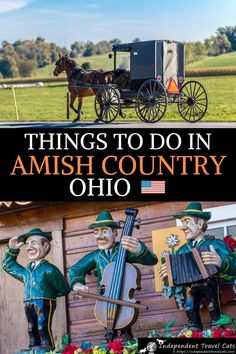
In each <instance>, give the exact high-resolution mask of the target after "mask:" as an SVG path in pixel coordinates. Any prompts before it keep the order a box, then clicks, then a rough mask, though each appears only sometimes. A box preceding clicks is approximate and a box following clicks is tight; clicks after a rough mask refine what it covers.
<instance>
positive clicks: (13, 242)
mask: <svg viewBox="0 0 236 354" xmlns="http://www.w3.org/2000/svg"><path fill="white" fill-rule="evenodd" d="M23 245H24V242H19V241H18V236H14V237H12V238H11V239H10V240H9V242H8V246H9V247H10V248H12V249H14V250H17V249H19V248H21V247H22V246H23Z"/></svg>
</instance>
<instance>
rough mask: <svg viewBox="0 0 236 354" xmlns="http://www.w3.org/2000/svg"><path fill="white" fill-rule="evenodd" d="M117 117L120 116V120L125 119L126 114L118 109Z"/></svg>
mask: <svg viewBox="0 0 236 354" xmlns="http://www.w3.org/2000/svg"><path fill="white" fill-rule="evenodd" d="M119 116H120V117H121V118H125V117H126V114H125V113H123V112H122V109H121V108H120V110H119Z"/></svg>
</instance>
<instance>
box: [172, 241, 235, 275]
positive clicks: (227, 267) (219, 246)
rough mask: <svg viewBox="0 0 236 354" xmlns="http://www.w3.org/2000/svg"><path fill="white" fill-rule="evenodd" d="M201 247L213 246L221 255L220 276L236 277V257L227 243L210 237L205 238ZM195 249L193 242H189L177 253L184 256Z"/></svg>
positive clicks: (201, 242) (199, 244)
mask: <svg viewBox="0 0 236 354" xmlns="http://www.w3.org/2000/svg"><path fill="white" fill-rule="evenodd" d="M201 245H204V246H208V247H209V246H210V245H212V246H213V247H214V249H215V251H216V252H217V253H218V254H219V256H220V258H221V259H222V265H221V267H220V269H219V271H220V276H221V277H224V276H226V275H227V276H228V275H230V276H233V277H235V276H236V256H235V254H234V253H232V252H231V251H230V249H229V247H228V246H227V245H226V243H225V242H224V241H222V240H220V239H217V238H215V239H214V238H211V237H209V236H204V238H203V239H202V240H201V241H200V242H199V243H198V245H197V247H200V246H201ZM192 248H193V242H192V241H189V242H186V243H185V244H184V245H183V246H181V247H180V248H179V249H178V250H177V251H176V254H183V253H187V252H190V251H191V249H192Z"/></svg>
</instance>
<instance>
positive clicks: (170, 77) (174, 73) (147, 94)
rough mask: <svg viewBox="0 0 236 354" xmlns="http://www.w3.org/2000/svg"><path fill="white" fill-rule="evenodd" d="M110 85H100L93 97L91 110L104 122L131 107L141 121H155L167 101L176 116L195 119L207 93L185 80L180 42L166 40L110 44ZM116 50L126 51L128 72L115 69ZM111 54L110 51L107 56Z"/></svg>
mask: <svg viewBox="0 0 236 354" xmlns="http://www.w3.org/2000/svg"><path fill="white" fill-rule="evenodd" d="M112 50H113V57H114V71H111V73H112V75H114V84H110V85H107V86H103V87H101V88H100V89H99V90H98V92H97V94H96V98H95V111H96V114H97V116H98V117H99V119H100V120H101V119H102V120H103V121H104V122H107V123H109V122H111V121H113V120H114V119H115V118H116V117H117V116H118V115H121V116H122V117H125V114H123V112H122V108H135V111H136V114H137V116H138V117H139V118H140V119H141V120H142V121H145V122H148V123H154V122H157V121H159V120H160V119H161V118H162V117H163V116H164V114H165V112H166V108H167V104H168V103H175V104H177V107H178V111H179V113H180V115H181V116H182V117H183V118H184V119H185V120H186V121H188V122H191V123H193V122H197V121H199V120H200V119H202V117H203V116H204V115H205V113H206V110H207V105H208V99H207V93H206V90H205V89H204V87H203V86H202V85H201V84H200V83H199V82H198V81H187V82H185V83H184V79H185V54H184V43H180V42H175V41H168V40H152V41H145V42H136V43H127V44H118V45H114V46H113V48H112ZM119 52H127V53H129V63H130V71H126V70H123V69H120V68H117V56H118V53H119ZM111 57H112V55H111V54H110V58H111Z"/></svg>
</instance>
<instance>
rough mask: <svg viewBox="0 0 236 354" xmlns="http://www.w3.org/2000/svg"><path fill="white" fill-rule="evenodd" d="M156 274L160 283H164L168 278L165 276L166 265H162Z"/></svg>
mask: <svg viewBox="0 0 236 354" xmlns="http://www.w3.org/2000/svg"><path fill="white" fill-rule="evenodd" d="M158 273H159V275H160V278H161V280H162V281H164V280H165V279H166V278H167V277H168V274H167V268H166V264H165V263H164V264H162V265H161V266H160V268H159V270H158Z"/></svg>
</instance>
